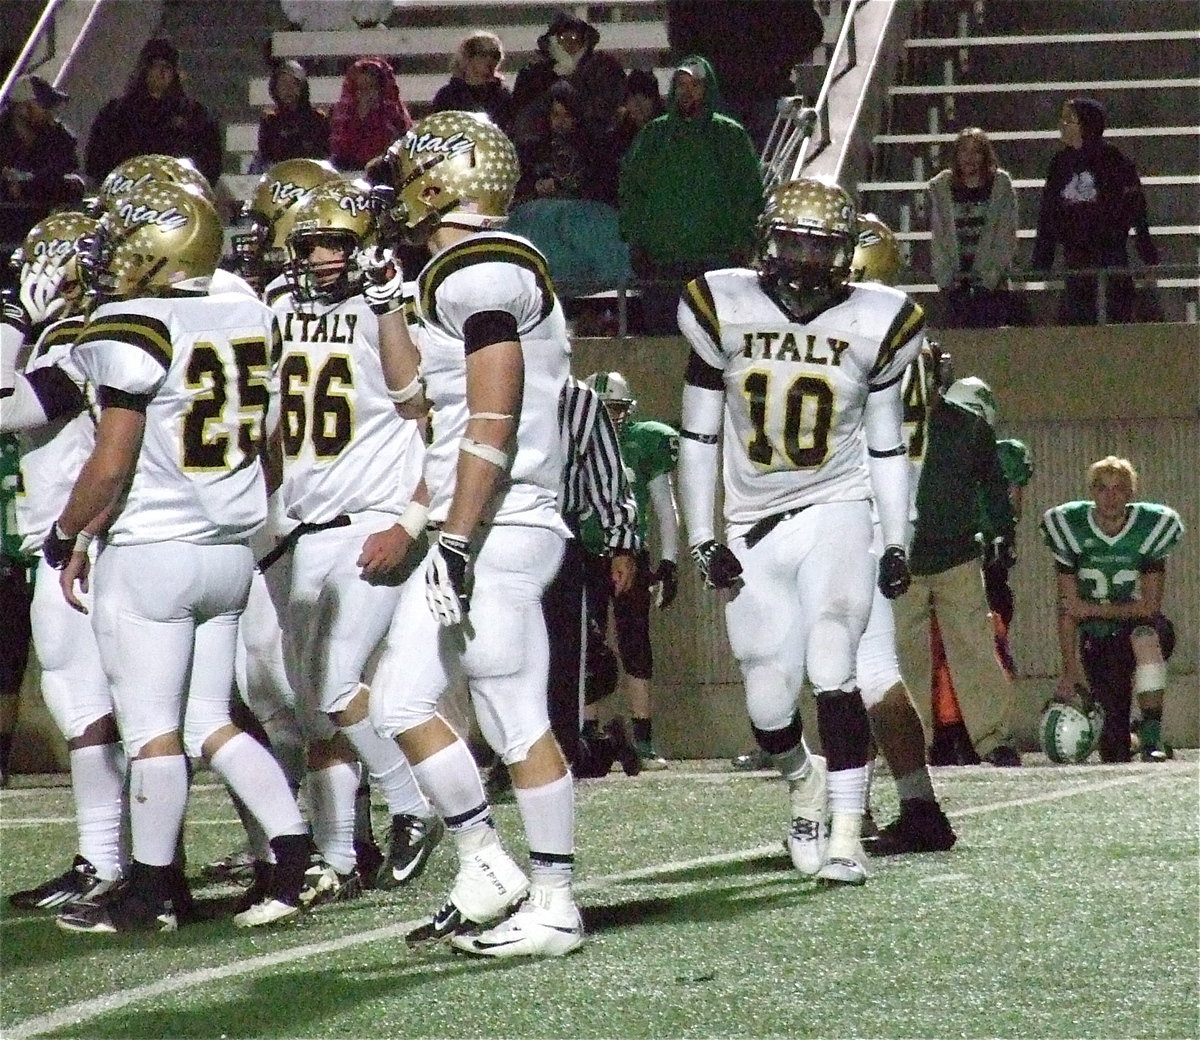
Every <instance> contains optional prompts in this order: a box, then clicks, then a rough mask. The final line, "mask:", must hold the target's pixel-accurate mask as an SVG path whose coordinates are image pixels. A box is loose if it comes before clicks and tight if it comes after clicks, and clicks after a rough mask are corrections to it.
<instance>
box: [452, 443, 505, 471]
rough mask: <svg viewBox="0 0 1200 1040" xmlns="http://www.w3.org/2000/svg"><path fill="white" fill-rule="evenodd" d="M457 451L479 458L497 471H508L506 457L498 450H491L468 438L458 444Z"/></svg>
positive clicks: (487, 445)
mask: <svg viewBox="0 0 1200 1040" xmlns="http://www.w3.org/2000/svg"><path fill="white" fill-rule="evenodd" d="M458 450H459V451H465V452H466V453H467V454H468V455H474V456H476V457H477V458H481V459H483V460H484V462H490V463H491V464H492V465H493V466H495V467H496V468H497V469H508V455H507V454H506V453H505V452H503V451H501V450H500V449H499V448H493V447H492V446H491V445H490V444H480V443H479V441H473V440H471V438H470V437H464V438H463V439H462V440H461V441H459V442H458Z"/></svg>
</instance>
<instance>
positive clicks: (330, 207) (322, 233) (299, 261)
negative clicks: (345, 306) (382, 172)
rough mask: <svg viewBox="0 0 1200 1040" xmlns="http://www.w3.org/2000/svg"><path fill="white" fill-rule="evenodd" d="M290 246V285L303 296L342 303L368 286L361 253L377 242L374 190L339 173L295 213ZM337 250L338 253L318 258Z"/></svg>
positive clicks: (294, 291) (308, 195) (287, 271)
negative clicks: (360, 256)
mask: <svg viewBox="0 0 1200 1040" xmlns="http://www.w3.org/2000/svg"><path fill="white" fill-rule="evenodd" d="M290 216H291V221H292V229H291V231H290V232H288V235H287V238H286V244H285V250H286V253H287V267H286V269H285V274H286V275H287V279H288V285H289V287H290V288H291V290H292V293H293V295H294V296H295V297H296V299H298V300H305V301H308V302H310V303H336V302H338V301H339V300H344V299H346V297H347V296H352V295H354V293H356V292H358V291H359V288H360V287H361V285H362V268H361V267H360V266H359V263H358V258H359V255H360V253H361V252H362V251H363V250H364V249H366V248H368V247H370V246H372V245H374V244H375V214H374V209H373V207H372V204H371V188H370V186H369V185H368V184H366V183H365V182H364V181H359V180H349V179H347V178H344V177H339V178H338V179H337V180H332V181H326V182H325V183H324V184H318V185H317V186H316V187H315V188H313V190H312V191H310V192H309V193H308V194H307V195H305V196H304V197H303V198H302V199H301V200H300V201H299V202H298V203H297V204H296V205H295V207H294V208H293V209H292V211H291V214H290ZM317 249H321V250H322V251H323V254H328V252H330V251H335V252H336V253H338V254H340V255H337V256H334V257H330V256H328V255H322V256H318V257H316V258H315V259H314V256H315V250H317Z"/></svg>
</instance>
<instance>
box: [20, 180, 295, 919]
mask: <svg viewBox="0 0 1200 1040" xmlns="http://www.w3.org/2000/svg"><path fill="white" fill-rule="evenodd" d="M221 238H222V229H221V223H220V219H219V218H218V216H217V214H216V210H215V209H213V207H212V206H211V205H210V204H209V203H208V202H206V201H205V200H204V199H203V198H202V197H201V196H200V195H198V194H196V193H194V192H191V191H188V190H186V189H184V188H181V187H179V186H178V185H172V184H158V183H154V184H148V185H144V186H142V187H139V188H137V189H135V190H134V191H132V192H131V193H130V194H129V195H128V196H126V198H125V199H124V200H123V201H122V202H120V203H119V204H118V205H117V206H116V212H115V213H113V212H110V213H108V214H106V215H105V216H104V217H103V218H102V219H101V221H100V228H99V232H98V234H97V238H96V248H95V252H94V253H93V254H92V256H91V259H90V262H92V263H93V264H94V266H95V274H94V277H95V286H96V288H97V290H98V291H99V292H100V294H101V295H102V297H103V298H104V301H105V302H103V303H101V305H100V306H99V307H98V308H97V309H96V310H95V312H94V313H93V314H92V316H91V318H90V320H89V322H88V325H87V327H86V328H85V329H84V331H83V332H82V333H81V334H80V336H79V339H78V340H77V341H76V343H75V347H74V352H73V358H74V361H75V363H76V364H77V365H78V367H79V369H80V371H81V372H82V373H83V374H84V376H85V377H86V378H87V380H88V381H89V382H90V383H91V384H92V385H93V386H95V387H97V397H98V400H99V404H100V409H101V411H100V418H99V421H98V423H97V427H96V444H95V447H94V449H93V451H92V453H91V455H90V456H89V457H88V459H87V461H86V462H85V463H84V465H83V469H82V471H81V473H80V475H79V478H78V479H77V480H76V482H75V485H74V487H73V489H72V491H71V495H70V498H69V500H68V501H67V504H66V506H65V507H64V509H63V512H62V514H61V515H60V516H59V518H58V520H57V521H56V522H55V523H54V525H53V526H52V527H51V530H50V533H49V535H48V536H47V538H46V541H45V544H44V546H43V552H44V554H45V556H46V559H47V561H48V562H49V563H50V564H51V565H53V566H57V567H61V568H64V570H63V574H62V576H61V579H60V584H61V587H62V590H63V593H64V595H65V596H66V598H67V600H68V602H70V603H72V604H73V605H79V601H78V598H77V596H76V584H77V583H83V582H85V581H86V580H87V578H88V576H89V561H88V557H87V555H86V549H87V546H88V544H89V542H90V540H91V539H92V538H93V537H94V536H95V535H96V534H98V533H99V532H100V531H101V530H103V531H104V548H103V550H102V551H101V552H100V554H99V556H98V558H97V561H96V568H95V576H94V577H95V602H94V607H93V624H94V626H95V630H96V637H97V642H98V644H99V647H100V655H101V660H102V662H103V665H104V669H105V672H106V674H107V675H108V678H109V684H110V687H111V689H112V694H113V700H114V703H115V707H116V716H117V723H118V726H119V727H120V730H121V736H122V739H123V743H124V745H125V751H126V754H127V755H128V757H129V759H130V766H129V774H130V791H131V802H130V824H131V831H132V860H131V863H130V870H129V874H128V877H127V878H126V879H125V880H124V881H123V883H122V884H121V885H120V886H119V887H118V888H117V889H116V890H115V891H114V892H112V893H110V896H109V898H108V899H106V900H104V901H102V902H96V903H92V902H85V903H80V904H77V905H76V907H75V908H74V909H73V910H71V911H69V912H68V913H66V914H64V915H62V916H61V917H60V918H59V919H58V924H59V925H60V927H63V928H66V929H68V930H73V931H86V932H112V931H163V930H172V929H174V928H176V927H177V926H178V917H177V913H176V910H177V905H178V904H177V900H181V899H184V898H186V897H185V894H184V893H185V890H186V881H184V879H183V878H182V874H181V872H180V871H179V869H178V868H177V867H173V866H172V863H173V861H174V859H175V852H176V846H177V843H178V840H179V836H180V831H181V828H182V823H183V816H184V811H185V807H186V802H187V790H188V763H187V756H188V755H194V756H200V755H202V756H203V757H204V758H205V759H206V760H207V762H208V763H209V765H210V767H211V768H212V769H213V770H214V771H215V772H216V773H217V774H218V775H219V776H221V778H222V779H223V780H224V781H225V783H226V784H227V785H228V786H229V788H230V789H231V790H232V791H233V792H234V793H235V794H236V795H237V796H238V797H239V798H241V799H242V801H243V802H244V803H245V804H246V806H247V807H248V808H249V810H250V811H251V813H252V814H253V815H254V817H255V819H256V820H257V821H258V823H259V825H260V826H261V828H262V830H263V832H264V834H265V835H266V836H267V838H268V839H269V841H270V847H271V850H272V852H273V853H274V856H275V859H276V863H275V868H274V871H273V875H272V881H271V886H270V890H269V892H268V893H267V894H266V896H265V897H264V899H263V900H262V901H261V902H259V903H257V904H256V905H255V906H253V907H250V908H249V909H247V910H245V911H243V912H242V913H241V914H238V915H237V916H235V918H234V921H235V924H237V925H238V926H254V925H261V924H269V923H273V922H275V921H280V920H286V919H287V918H289V917H292V916H294V915H295V914H297V913H298V912H299V910H300V905H299V892H300V886H301V883H302V878H303V873H304V868H305V866H306V863H307V836H306V833H305V832H306V827H305V824H304V821H303V819H302V818H301V816H300V811H299V808H298V807H297V805H296V801H295V798H294V797H293V796H292V794H291V792H290V790H289V789H288V785H287V781H286V779H285V778H284V776H283V773H282V771H281V770H280V769H279V766H278V764H277V763H276V762H275V760H274V758H272V757H271V755H270V754H269V753H268V752H267V751H266V750H265V749H264V748H263V747H262V746H261V745H260V744H258V743H257V742H256V741H255V740H254V739H253V738H251V737H249V736H248V735H246V734H245V733H243V732H242V731H241V730H239V729H238V728H237V727H236V726H234V725H233V724H232V723H231V722H230V721H229V691H230V688H231V685H232V682H233V664H234V653H235V646H236V641H237V621H238V616H239V615H240V613H241V611H242V608H243V607H244V606H245V602H246V595H247V591H248V589H249V585H250V574H251V571H252V570H253V566H254V559H253V554H252V553H251V550H250V547H249V544H248V540H249V537H250V535H251V534H252V533H253V532H254V531H255V530H256V529H257V528H258V527H259V526H260V525H261V524H262V522H263V520H264V518H265V514H266V488H265V482H264V477H263V471H262V467H261V464H260V462H259V453H260V449H261V447H262V444H263V441H264V427H265V423H266V418H267V411H268V407H269V404H270V379H271V368H272V363H273V362H274V361H275V360H277V358H278V350H279V337H278V329H277V327H276V325H275V321H274V317H273V315H272V314H271V312H270V311H269V310H268V309H267V308H266V307H265V306H264V305H263V304H261V303H259V302H258V301H256V300H254V299H253V298H251V297H248V296H245V295H242V294H234V293H225V294H218V295H209V292H208V290H209V285H210V280H211V278H212V274H213V271H214V270H215V268H216V265H217V261H218V259H219V258H220V253H221ZM196 662H201V664H200V666H198V667H193V666H194V664H195V663H196ZM181 720H182V724H181Z"/></svg>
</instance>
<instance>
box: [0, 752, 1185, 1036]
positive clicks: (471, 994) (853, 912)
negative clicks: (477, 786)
mask: <svg viewBox="0 0 1200 1040" xmlns="http://www.w3.org/2000/svg"><path fill="white" fill-rule="evenodd" d="M1027 761H1028V762H1030V763H1031V764H1029V765H1027V766H1025V767H1023V768H1020V769H995V768H991V767H987V766H980V767H974V768H955V769H941V770H935V774H936V777H935V782H936V783H937V785H938V788H939V791H940V792H941V796H942V799H943V802H944V804H945V807H946V809H947V811H948V812H949V814H950V816H951V818H952V820H953V821H954V824H955V827H956V829H957V831H958V833H959V843H958V845H957V846H956V847H955V848H954V849H953V850H952V851H950V852H947V853H939V854H936V855H924V856H906V857H898V858H895V859H892V860H875V861H873V863H872V866H873V870H874V873H873V876H872V878H871V880H870V882H869V883H868V884H867V885H866V886H865V887H863V888H859V889H847V888H839V889H827V888H818V887H817V886H816V885H815V884H814V883H813V882H811V881H809V880H807V879H803V878H801V877H799V876H798V875H796V874H795V873H794V872H793V871H792V870H791V866H790V862H789V861H788V859H787V857H786V855H785V853H784V851H783V847H782V843H781V838H782V835H783V830H784V824H783V818H784V816H785V815H786V795H785V790H784V788H783V786H782V784H781V783H780V782H779V781H778V780H775V779H772V778H771V777H770V776H768V774H766V773H756V774H748V775H744V774H738V773H733V772H730V771H727V770H726V768H725V766H724V764H723V763H674V764H673V766H672V768H671V769H670V770H669V771H668V772H666V773H659V774H653V775H643V776H641V777H639V778H637V779H633V780H630V779H627V778H625V777H623V776H619V775H615V774H614V775H613V776H611V777H609V778H607V779H605V780H601V781H587V782H585V783H582V784H580V785H579V786H578V793H579V798H578V817H579V863H578V878H579V898H580V902H581V903H582V905H583V907H584V916H585V920H586V921H587V924H588V927H589V931H590V933H591V936H590V940H589V941H588V942H587V943H586V944H585V945H584V946H583V948H582V949H580V950H579V951H577V952H576V953H574V954H572V955H571V956H569V957H567V958H564V959H561V960H554V961H542V962H536V963H514V962H502V963H494V962H478V961H473V960H467V959H462V958H458V957H454V956H452V955H450V954H449V953H435V954H426V955H421V956H418V955H414V954H412V953H410V952H408V950H407V949H406V948H405V946H404V942H403V935H404V933H405V931H407V929H408V928H410V927H412V926H413V924H414V923H415V922H416V921H417V920H418V918H420V917H421V915H423V914H425V913H428V912H430V911H432V910H433V909H434V908H435V906H436V905H438V904H440V902H441V901H442V899H443V897H444V896H445V894H446V892H447V890H448V888H449V884H450V881H451V878H452V876H453V871H454V864H453V858H454V857H453V854H452V851H451V849H450V847H449V844H446V845H444V846H443V847H441V848H440V849H439V850H438V851H437V853H436V854H435V856H434V859H433V861H432V862H431V865H430V868H429V870H428V871H427V872H426V873H425V875H424V876H423V877H422V878H421V879H420V880H419V881H417V882H416V883H415V884H414V885H413V886H412V887H411V888H408V889H403V890H401V891H400V892H397V893H389V894H383V893H378V892H372V893H368V894H367V895H365V896H363V897H362V898H360V899H358V900H355V901H354V902H350V903H343V904H336V905H332V906H326V907H321V908H319V909H317V910H315V911H313V912H312V913H310V914H308V915H307V916H305V917H304V918H302V919H301V920H300V922H299V923H298V924H293V925H290V926H285V927H282V928H280V929H278V930H274V931H255V932H251V933H244V932H239V931H235V929H234V928H233V926H232V924H231V923H230V922H229V920H228V919H221V918H218V919H216V920H212V921H209V922H206V923H202V924H195V925H189V926H187V927H185V928H183V929H181V930H180V931H179V932H177V933H174V934H166V935H150V936H92V935H78V934H69V933H66V932H62V931H60V930H59V929H57V928H55V927H54V925H53V923H52V921H51V919H50V918H49V917H48V916H46V915H40V916H37V915H28V916H23V915H20V914H16V913H14V912H12V911H10V910H9V909H8V907H7V904H5V906H4V909H3V911H0V913H2V914H3V916H2V917H0V968H2V988H0V1037H4V1038H5V1040H19V1038H23V1037H33V1036H53V1037H64V1036H72V1037H75V1036H85V1037H146V1038H153V1040H162V1038H167V1037H229V1038H234V1037H339V1038H340V1037H371V1038H375V1037H379V1038H382V1037H394V1038H410V1037H531V1038H532V1037H537V1038H541V1037H581V1038H582V1037H630V1038H672V1037H714V1038H740V1037H783V1038H798V1037H888V1038H891V1037H1005V1038H1008V1037H1011V1038H1019V1040H1034V1038H1041V1037H1054V1038H1059V1037H1062V1038H1067V1037H1089V1038H1091V1037H1095V1038H1114V1037H1163V1038H1167V1037H1171V1038H1174V1037H1181V1038H1195V1037H1198V1036H1200V1017H1198V1016H1200V1010H1198V1009H1200V995H1198V992H1197V991H1198V983H1197V980H1198V977H1200V884H1198V880H1200V879H1198V877H1197V875H1198V873H1200V870H1198V867H1200V856H1198V847H1197V826H1198V824H1197V821H1198V818H1200V787H1198V784H1197V780H1198V771H1197V755H1196V752H1194V751H1192V752H1183V753H1181V756H1180V758H1179V759H1177V760H1176V761H1174V762H1170V763H1167V764H1165V765H1142V764H1134V765H1128V766H1098V765H1087V766H1078V767H1053V766H1048V765H1045V764H1044V760H1043V764H1040V765H1039V764H1038V760H1037V759H1036V758H1035V757H1034V756H1029V757H1028V759H1027ZM49 783H50V784H51V785H50V786H47V785H46V784H47V781H46V778H26V777H17V778H16V779H15V781H14V788H12V789H10V790H8V791H5V792H4V793H3V794H2V795H0V885H2V888H3V891H4V892H6V893H7V892H11V891H13V890H14V889H17V888H23V887H27V886H28V885H31V884H34V883H36V882H39V881H42V880H44V879H45V878H46V877H47V876H49V875H50V874H51V873H55V872H57V871H59V870H61V869H63V867H65V866H66V865H67V863H68V862H69V861H70V857H71V855H72V851H73V833H74V831H73V825H72V822H71V817H70V813H71V799H70V792H69V790H68V789H67V788H66V787H65V786H62V783H61V778H56V779H55V780H53V781H50V782H49ZM874 802H875V806H876V812H877V815H878V816H880V817H881V818H882V819H885V820H886V819H890V818H891V816H892V815H893V814H894V809H895V797H894V794H893V791H892V787H891V781H890V779H888V778H887V777H886V776H881V777H879V778H878V780H877V783H876V794H875V797H874ZM378 811H379V812H380V816H379V818H378V822H379V823H380V825H381V827H380V829H382V824H383V821H384V817H383V815H382V809H380V810H378ZM497 812H498V817H499V824H500V829H501V831H502V833H503V835H504V836H505V837H506V841H507V844H508V845H509V846H510V848H512V849H513V850H514V852H518V851H523V850H522V848H521V843H520V839H519V823H518V820H517V814H516V808H515V806H513V805H511V804H510V805H501V806H499V807H498V809H497ZM234 821H235V817H234V814H233V811H232V809H231V807H230V804H229V801H228V798H227V797H226V796H225V794H224V792H223V789H221V788H219V787H217V786H216V785H215V784H214V783H213V782H212V778H211V776H210V775H209V774H201V775H200V777H199V779H198V782H197V785H196V787H195V789H194V793H193V800H192V805H191V809H190V816H189V822H188V827H187V845H188V853H189V857H190V861H191V863H192V864H194V865H195V866H196V867H197V868H198V866H199V865H200V864H202V863H203V862H205V861H206V860H210V859H214V858H217V857H219V856H220V855H222V854H224V853H226V852H228V851H230V849H231V848H233V847H234V846H235V845H236V844H237V843H238V841H239V837H240V835H239V831H238V827H237V824H236V823H235V822H234ZM520 858H521V857H520V855H518V859H520ZM193 873H194V871H193ZM235 892H236V890H235V889H233V888H215V887H208V888H203V887H198V888H197V895H198V896H199V897H200V898H201V900H202V902H203V903H204V905H206V906H208V907H209V908H211V909H215V908H217V907H219V906H220V905H221V901H222V900H223V899H227V898H228V897H229V896H231V895H233V894H235Z"/></svg>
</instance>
